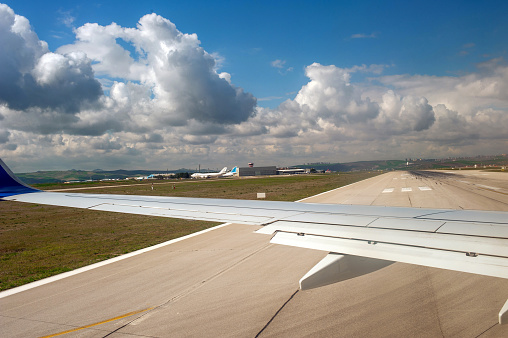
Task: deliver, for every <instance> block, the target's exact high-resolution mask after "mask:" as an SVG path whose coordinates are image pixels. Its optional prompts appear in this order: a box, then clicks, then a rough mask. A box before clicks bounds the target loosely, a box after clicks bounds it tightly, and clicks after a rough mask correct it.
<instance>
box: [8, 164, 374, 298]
mask: <svg viewBox="0 0 508 338" xmlns="http://www.w3.org/2000/svg"><path fill="white" fill-rule="evenodd" d="M377 174H378V173H366V172H364V173H347V174H340V175H337V174H332V175H302V176H290V177H268V178H253V179H229V180H225V179H222V180H203V181H174V182H168V181H155V182H154V183H155V184H154V187H155V189H154V190H153V191H152V189H151V183H148V184H133V185H122V186H116V187H112V188H103V189H97V188H95V189H90V190H79V192H86V193H111V194H137V195H162V196H189V197H214V198H238V199H255V198H256V193H257V192H265V193H266V194H267V199H269V200H285V201H294V200H298V199H301V198H304V197H308V196H312V195H315V194H318V193H320V192H323V191H327V190H331V189H334V188H337V187H340V186H344V185H347V184H350V183H353V182H356V181H359V180H362V179H365V178H368V177H372V176H375V175H377ZM173 186H174V187H176V189H173ZM51 187H53V188H54V187H55V186H51ZM217 224H218V223H212V222H201V221H190V220H180V219H173V218H163V217H152V216H140V215H129V214H120V213H112V212H100V211H92V210H83V209H74V208H65V207H54V206H44V205H37V204H25V203H17V202H8V201H3V202H0V290H6V289H9V288H12V287H16V286H19V285H23V284H26V283H29V282H32V281H36V280H39V279H42V278H46V277H49V276H52V275H55V274H58V273H62V272H65V271H70V270H73V269H76V268H79V267H82V266H86V265H89V264H92V263H95V262H98V261H101V260H105V259H108V258H112V257H115V256H118V255H122V254H125V253H128V252H131V251H135V250H138V249H141V248H145V247H148V246H151V245H155V244H158V243H162V242H165V241H168V240H170V239H173V238H178V237H181V236H184V235H187V234H190V233H193V232H197V231H200V230H203V229H206V228H209V227H212V226H215V225H217Z"/></svg>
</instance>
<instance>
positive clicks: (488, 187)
mask: <svg viewBox="0 0 508 338" xmlns="http://www.w3.org/2000/svg"><path fill="white" fill-rule="evenodd" d="M475 185H476V186H478V187H481V188H485V189H492V190H501V188H497V187H490V186H488V185H483V184H475Z"/></svg>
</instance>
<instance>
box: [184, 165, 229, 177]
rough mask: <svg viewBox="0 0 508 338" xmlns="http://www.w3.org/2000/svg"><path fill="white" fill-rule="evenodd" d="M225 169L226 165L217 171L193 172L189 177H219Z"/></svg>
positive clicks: (226, 168) (226, 169)
mask: <svg viewBox="0 0 508 338" xmlns="http://www.w3.org/2000/svg"><path fill="white" fill-rule="evenodd" d="M226 171H228V167H224V168H222V170H221V171H219V172H218V173H194V174H192V175H191V178H212V177H221V176H223V175H224V174H225V173H226Z"/></svg>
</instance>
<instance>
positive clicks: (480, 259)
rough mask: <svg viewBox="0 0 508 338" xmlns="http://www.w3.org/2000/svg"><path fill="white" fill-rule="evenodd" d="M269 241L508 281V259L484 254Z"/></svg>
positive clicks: (283, 238) (308, 238) (347, 242)
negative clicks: (474, 254)
mask: <svg viewBox="0 0 508 338" xmlns="http://www.w3.org/2000/svg"><path fill="white" fill-rule="evenodd" d="M270 242H271V243H275V244H283V245H290V246H297V247H302V248H307V249H315V250H324V251H329V252H336V253H340V254H347V255H356V256H363V257H370V258H376V259H382V260H387V261H397V262H403V263H410V264H417V265H423V266H429V267H434V268H442V269H449V270H454V271H462V272H469V273H476V274H481V275H486V276H492V277H501V278H508V260H507V259H506V258H504V257H493V256H482V255H480V256H477V257H473V256H467V255H466V254H465V253H463V252H456V251H446V250H437V249H431V248H423V247H414V246H407V245H397V244H390V243H376V242H369V241H365V240H353V239H345V238H332V237H323V236H315V235H301V234H300V235H299V234H298V233H289V232H277V233H276V234H275V235H274V236H273V237H272V239H271V241H270Z"/></svg>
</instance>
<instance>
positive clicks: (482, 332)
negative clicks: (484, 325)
mask: <svg viewBox="0 0 508 338" xmlns="http://www.w3.org/2000/svg"><path fill="white" fill-rule="evenodd" d="M497 324H498V323H495V324H494V325H492V326H491V327H489V328H488V329H487V330H485V331H483V332H482V333H480V334H479V335H477V336H476V337H475V338H478V337H480V336H482V335H483V334H484V333H486V332H487V331H490V330H491V329H493V328H494V327H495V326H497Z"/></svg>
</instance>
